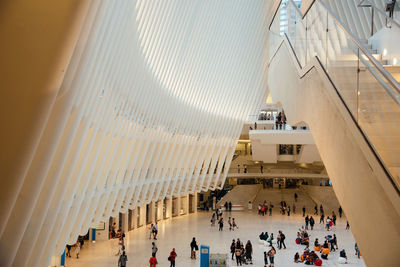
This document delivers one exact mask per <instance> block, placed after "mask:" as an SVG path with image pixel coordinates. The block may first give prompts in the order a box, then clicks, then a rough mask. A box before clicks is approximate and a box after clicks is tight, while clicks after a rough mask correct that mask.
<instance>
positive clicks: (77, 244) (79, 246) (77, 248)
mask: <svg viewBox="0 0 400 267" xmlns="http://www.w3.org/2000/svg"><path fill="white" fill-rule="evenodd" d="M75 246H76V247H75V253H76V258H77V259H79V253H80V252H81V242H79V241H76V244H75Z"/></svg>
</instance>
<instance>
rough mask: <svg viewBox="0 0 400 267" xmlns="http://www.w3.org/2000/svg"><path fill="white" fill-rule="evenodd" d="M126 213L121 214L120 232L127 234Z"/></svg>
mask: <svg viewBox="0 0 400 267" xmlns="http://www.w3.org/2000/svg"><path fill="white" fill-rule="evenodd" d="M128 218H129V216H128V212H125V213H123V214H122V229H121V230H122V232H124V233H127V232H128V231H129V229H128Z"/></svg>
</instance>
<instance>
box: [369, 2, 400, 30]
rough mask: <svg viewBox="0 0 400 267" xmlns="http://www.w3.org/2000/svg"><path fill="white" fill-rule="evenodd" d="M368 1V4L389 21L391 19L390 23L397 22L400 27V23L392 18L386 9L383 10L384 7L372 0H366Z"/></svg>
mask: <svg viewBox="0 0 400 267" xmlns="http://www.w3.org/2000/svg"><path fill="white" fill-rule="evenodd" d="M364 1H366V2H368V4H369V5H370V6H371V7H372V8H373V9H375V10H377V11H378V12H379V13H381V14H382V15H383V16H384V17H385V18H386V19H387V20H388V21H390V23H392V24H395V25H396V26H397V27H399V28H400V24H399V23H398V22H397V21H396V20H394V19H392V18H391V17H389V16H388V15H387V14H386V12H385V11H383V10H382V9H380V8H378V7H377V6H376V5H375V4H374V3H373V2H372V1H371V0H364Z"/></svg>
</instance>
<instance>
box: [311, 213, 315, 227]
mask: <svg viewBox="0 0 400 267" xmlns="http://www.w3.org/2000/svg"><path fill="white" fill-rule="evenodd" d="M314 224H315V220H314V218H313V216H311V217H310V227H311V230H313V229H314Z"/></svg>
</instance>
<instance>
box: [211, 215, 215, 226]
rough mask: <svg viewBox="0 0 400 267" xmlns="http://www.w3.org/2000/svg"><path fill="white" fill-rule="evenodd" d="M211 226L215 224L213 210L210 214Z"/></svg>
mask: <svg viewBox="0 0 400 267" xmlns="http://www.w3.org/2000/svg"><path fill="white" fill-rule="evenodd" d="M211 226H215V212H214V213H213V215H212V216H211Z"/></svg>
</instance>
